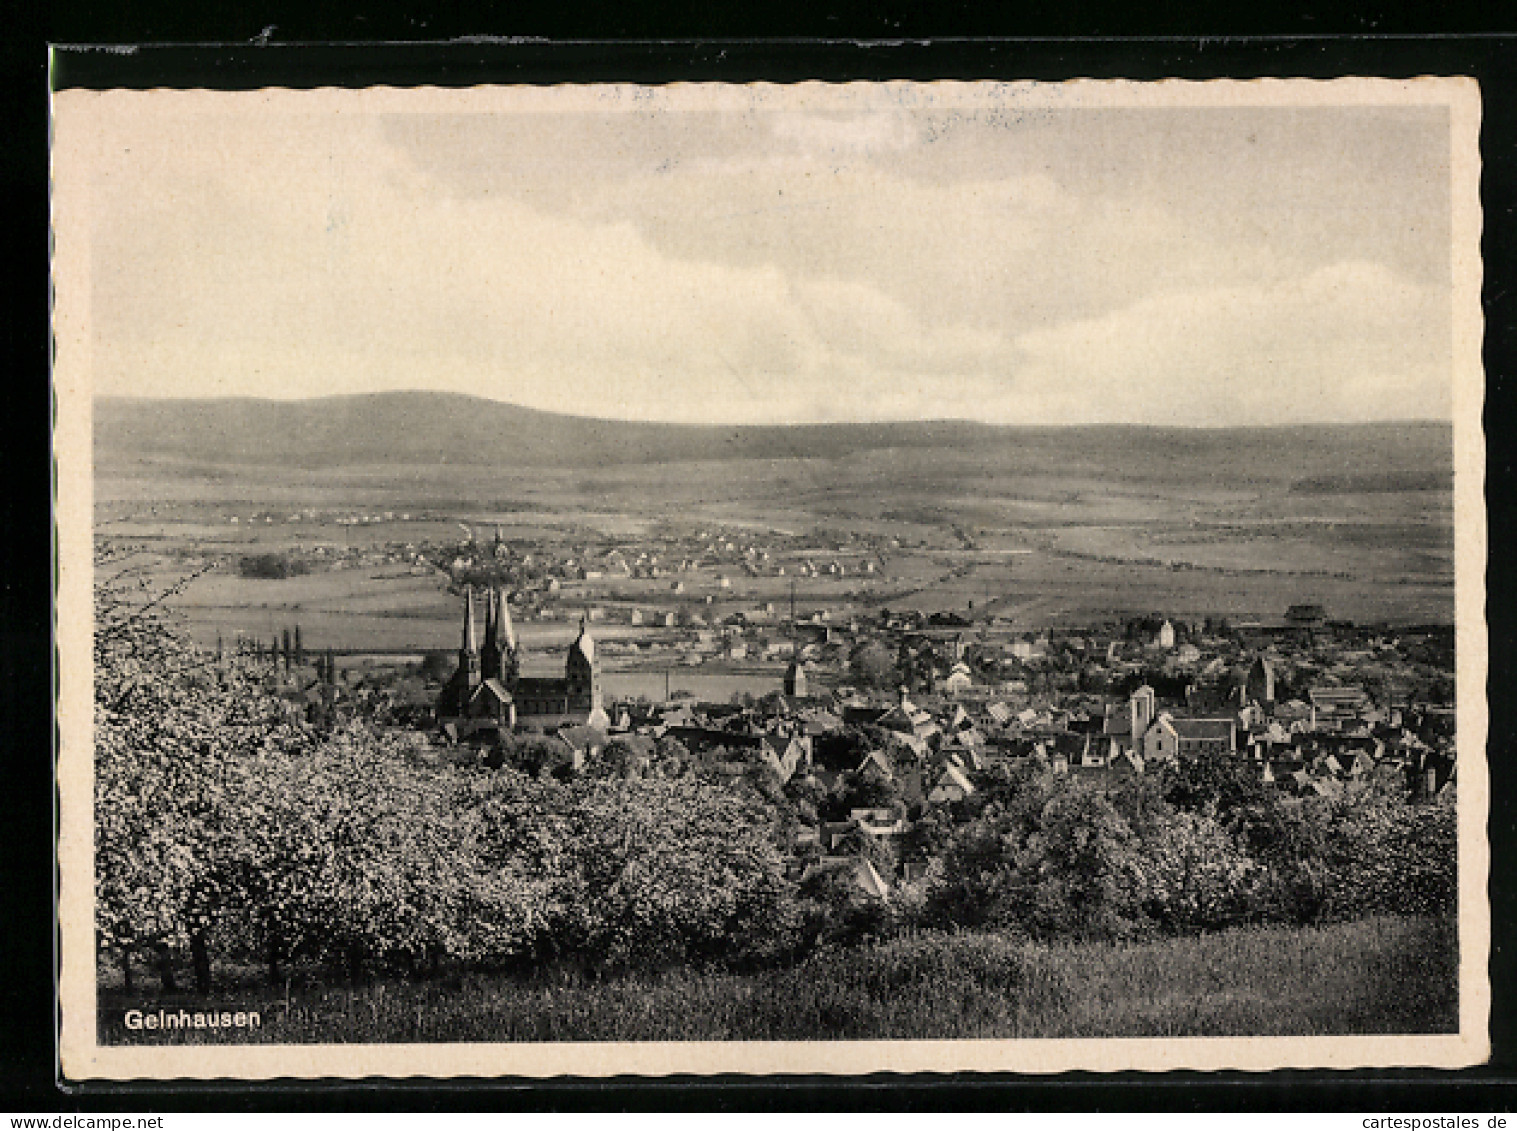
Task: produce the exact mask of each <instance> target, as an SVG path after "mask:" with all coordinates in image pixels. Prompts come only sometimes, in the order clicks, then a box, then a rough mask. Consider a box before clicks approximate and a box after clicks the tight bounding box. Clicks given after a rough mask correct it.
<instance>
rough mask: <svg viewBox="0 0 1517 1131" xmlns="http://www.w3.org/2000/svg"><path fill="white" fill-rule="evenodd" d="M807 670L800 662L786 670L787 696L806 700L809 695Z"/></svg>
mask: <svg viewBox="0 0 1517 1131" xmlns="http://www.w3.org/2000/svg"><path fill="white" fill-rule="evenodd" d="M807 690H808V689H807V686H806V669H805V668H804V667H802V666H801V664H800V662H799V661H796V662H793V663H792V664H791V665H790V666H789V667H788V668H786V669H785V694H786V695H787V696H789V697H790V698H792V699H804V698H806V695H807Z"/></svg>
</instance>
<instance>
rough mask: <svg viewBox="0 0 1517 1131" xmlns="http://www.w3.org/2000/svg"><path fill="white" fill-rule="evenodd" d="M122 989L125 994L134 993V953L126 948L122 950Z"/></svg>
mask: <svg viewBox="0 0 1517 1131" xmlns="http://www.w3.org/2000/svg"><path fill="white" fill-rule="evenodd" d="M121 989H122V990H123V991H124V992H125V993H128V994H130V993H132V992H133V989H132V952H131V951H130V950H127V949H126V948H125V947H123V948H122V949H121Z"/></svg>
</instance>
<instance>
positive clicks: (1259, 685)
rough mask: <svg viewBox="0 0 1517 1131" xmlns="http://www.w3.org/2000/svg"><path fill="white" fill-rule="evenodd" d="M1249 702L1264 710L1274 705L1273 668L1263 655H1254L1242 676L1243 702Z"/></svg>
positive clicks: (1245, 703)
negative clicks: (1252, 660)
mask: <svg viewBox="0 0 1517 1131" xmlns="http://www.w3.org/2000/svg"><path fill="white" fill-rule="evenodd" d="M1250 703H1257V704H1259V705H1260V706H1261V707H1264V708H1265V709H1266V710H1267V709H1268V708H1270V707H1273V706H1274V705H1275V668H1274V665H1273V664H1271V663H1270V662H1269V661H1268V660H1266V659H1265V658H1264V657H1263V656H1258V657H1255V659H1254V662H1253V663H1252V664H1251V665H1250V666H1249V669H1248V672H1247V673H1246V674H1245V675H1244V677H1243V704H1244V706H1247V705H1248V704H1250Z"/></svg>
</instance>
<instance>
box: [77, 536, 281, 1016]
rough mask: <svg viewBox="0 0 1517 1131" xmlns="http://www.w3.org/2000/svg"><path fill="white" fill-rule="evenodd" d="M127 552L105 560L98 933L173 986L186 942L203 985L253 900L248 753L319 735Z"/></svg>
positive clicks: (99, 605)
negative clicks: (198, 630)
mask: <svg viewBox="0 0 1517 1131" xmlns="http://www.w3.org/2000/svg"><path fill="white" fill-rule="evenodd" d="M122 560H123V559H121V558H119V557H117V556H115V555H113V554H112V553H111V552H110V551H109V550H106V551H104V552H103V554H102V556H101V558H100V560H98V561H97V567H98V568H99V571H100V574H101V576H102V580H101V581H100V582H99V583H97V586H96V593H95V604H96V610H95V626H96V627H95V640H94V661H95V664H94V666H95V774H94V793H95V796H94V809H95V883H96V900H95V909H96V912H95V914H96V930H97V933H98V936H99V939H100V943H101V947H102V950H103V951H106V952H110V953H114V954H115V955H116V956H117V958H118V960H119V961H120V963H121V964H122V968H123V973H124V975H126V976H127V977H128V978H129V977H130V968H131V963H132V961H133V959H134V958H135V957H136V956H138V955H143V954H148V955H152V956H153V957H154V958H155V960H156V962H157V964H158V968H159V975H160V978H161V979H162V980H163V982H164V984H165V985H166V986H171V985H172V984H173V969H174V962H175V960H176V957H177V956H178V955H181V954H183V953H186V952H187V953H188V954H189V956H190V959H191V962H192V966H193V969H194V975H195V982H196V986H197V989H199V990H200V991H201V992H203V993H204V992H209V990H210V980H211V957H212V955H211V951H212V948H213V946H214V943H215V939H216V936H217V933H218V931H219V930H220V929H221V928H222V927H223V925H224V924H225V923H226V922H227V921H228V919H229V918H230V917H231V916H233V915H234V914H235V913H236V911H237V909H238V907H239V906H240V905H241V902H242V900H243V893H241V892H240V891H239V890H238V887H237V881H238V876H239V875H240V870H239V869H238V867H237V864H236V856H235V847H234V845H235V834H236V831H237V830H238V829H239V828H241V827H242V826H243V823H244V822H243V818H244V816H245V814H244V813H243V812H242V811H241V808H240V803H241V800H242V798H243V796H244V794H243V791H242V790H241V789H240V788H239V783H240V782H241V775H242V766H241V760H242V759H243V758H245V757H246V756H248V755H250V754H252V753H253V752H256V751H259V750H284V751H288V750H298V749H305V748H307V747H308V745H309V743H310V741H311V735H310V733H309V731H307V730H306V729H305V728H304V727H303V725H302V724H300V722H299V721H298V720H297V719H295V718H294V717H293V716H292V714H291V712H290V711H289V710H287V708H286V705H285V704H283V703H282V702H280V701H279V700H277V699H274V698H272V697H270V696H268V695H266V694H264V692H263V691H262V689H261V686H260V683H259V680H258V678H257V673H256V672H255V671H253V670H251V669H249V668H248V667H247V666H246V665H245V664H244V663H242V662H240V661H239V660H238V659H236V658H235V657H234V658H232V659H231V660H230V661H229V662H226V663H223V664H220V665H218V664H216V662H215V661H214V659H212V658H211V657H208V656H206V655H205V654H203V653H201V652H199V651H197V650H196V649H194V648H193V647H191V646H190V645H189V644H188V643H187V642H185V641H184V639H183V638H182V637H180V636H178V635H177V634H176V633H174V632H173V631H171V630H170V628H169V626H168V625H167V624H166V623H165V619H164V616H163V614H162V604H163V600H164V598H166V597H167V596H168V592H172V590H170V591H168V592H164V593H159V594H157V595H151V594H148V593H146V592H145V591H144V590H143V589H142V588H141V587H140V586H135V585H132V584H131V581H132V572H131V570H130V567H126V568H119V567H120V565H121V562H122ZM113 569H114V572H113ZM181 584H183V583H181Z"/></svg>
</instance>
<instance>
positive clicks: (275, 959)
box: [268, 938, 284, 986]
mask: <svg viewBox="0 0 1517 1131" xmlns="http://www.w3.org/2000/svg"><path fill="white" fill-rule="evenodd" d="M268 961H269V985H271V986H277V985H279V983H280V982H282V981H284V972H283V971H282V970H281V969H280V968H279V940H278V939H277V938H270V939H269V953H268Z"/></svg>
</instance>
